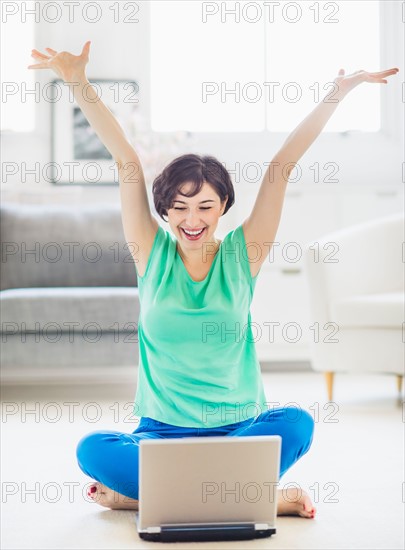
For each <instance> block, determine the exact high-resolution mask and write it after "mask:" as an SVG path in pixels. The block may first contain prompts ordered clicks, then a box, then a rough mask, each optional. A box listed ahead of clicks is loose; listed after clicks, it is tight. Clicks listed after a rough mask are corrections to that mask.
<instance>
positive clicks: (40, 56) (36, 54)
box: [31, 50, 49, 59]
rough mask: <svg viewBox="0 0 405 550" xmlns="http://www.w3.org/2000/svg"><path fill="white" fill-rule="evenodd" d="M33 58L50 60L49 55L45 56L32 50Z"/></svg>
mask: <svg viewBox="0 0 405 550" xmlns="http://www.w3.org/2000/svg"><path fill="white" fill-rule="evenodd" d="M31 57H39V58H41V59H49V56H48V55H45V54H43V53H41V52H39V51H38V50H32V52H31Z"/></svg>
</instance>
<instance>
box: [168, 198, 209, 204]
mask: <svg viewBox="0 0 405 550" xmlns="http://www.w3.org/2000/svg"><path fill="white" fill-rule="evenodd" d="M173 202H181V203H182V204H187V203H186V202H184V201H173ZM204 202H215V201H214V200H213V199H207V200H205V201H200V203H199V204H203V203H204Z"/></svg>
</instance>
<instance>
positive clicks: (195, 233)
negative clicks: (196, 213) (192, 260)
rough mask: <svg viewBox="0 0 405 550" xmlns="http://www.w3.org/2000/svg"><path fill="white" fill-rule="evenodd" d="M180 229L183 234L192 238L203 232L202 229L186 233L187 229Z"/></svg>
mask: <svg viewBox="0 0 405 550" xmlns="http://www.w3.org/2000/svg"><path fill="white" fill-rule="evenodd" d="M182 229H183V231H184V232H185V233H187V235H191V236H192V237H194V236H195V235H199V234H200V233H202V232H203V231H204V229H201V231H187V229H184V228H182Z"/></svg>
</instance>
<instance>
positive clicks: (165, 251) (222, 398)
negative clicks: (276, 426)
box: [133, 225, 267, 428]
mask: <svg viewBox="0 0 405 550" xmlns="http://www.w3.org/2000/svg"><path fill="white" fill-rule="evenodd" d="M176 245H177V239H176V238H175V237H174V236H173V235H172V234H171V233H169V231H167V230H165V229H164V228H163V227H161V226H159V229H158V230H157V233H156V235H155V239H154V241H153V246H152V250H151V253H150V255H149V258H148V263H147V266H146V270H145V273H144V275H143V276H142V277H141V276H139V275H138V274H137V275H138V288H139V299H140V316H139V321H138V338H139V368H138V381H137V389H136V396H135V404H134V409H133V412H134V414H135V416H147V417H150V418H153V419H154V420H158V421H160V422H165V423H167V424H173V425H175V426H183V427H191V428H212V427H218V426H225V425H226V424H233V423H235V422H241V421H243V420H247V419H248V418H253V417H255V416H257V415H259V414H261V413H262V412H264V411H265V410H267V407H266V396H265V393H264V387H263V382H262V378H261V371H260V364H259V361H258V358H257V355H256V349H255V343H254V340H255V336H254V334H253V331H252V327H251V317H250V304H251V301H252V297H253V292H254V288H255V284H256V280H257V275H256V276H255V277H253V278H252V275H251V272H250V266H249V260H248V255H247V250H246V242H245V237H244V232H243V227H242V225H239V226H238V227H237V228H236V229H234V230H232V231H230V232H229V233H228V234H227V235H226V236H225V238H224V239H223V241H222V242H221V243H220V245H219V249H218V251H217V253H216V255H215V258H214V261H213V263H212V265H211V268H210V271H209V273H208V275H207V276H206V278H205V279H204V280H203V281H200V282H196V281H193V280H192V279H191V277H190V275H189V273H188V272H187V270H186V267H185V265H184V263H183V260H182V259H181V256H180V255H179V253H178V251H177V246H176ZM208 251H209V250H208V247H207V248H206V252H207V254H208ZM135 267H136V263H135Z"/></svg>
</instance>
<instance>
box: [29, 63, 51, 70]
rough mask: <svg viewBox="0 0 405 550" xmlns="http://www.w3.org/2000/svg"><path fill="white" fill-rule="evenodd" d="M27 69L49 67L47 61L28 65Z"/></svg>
mask: <svg viewBox="0 0 405 550" xmlns="http://www.w3.org/2000/svg"><path fill="white" fill-rule="evenodd" d="M27 68H28V69H49V65H48V63H37V64H36V65H28V67H27Z"/></svg>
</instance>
